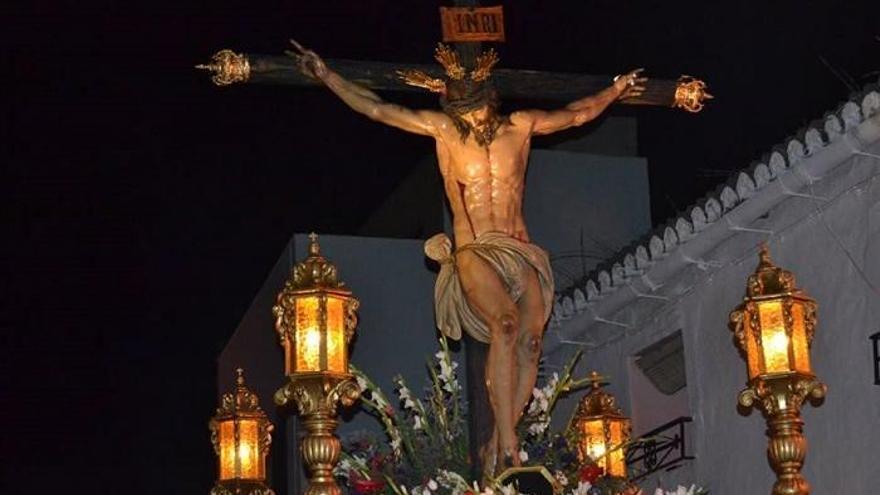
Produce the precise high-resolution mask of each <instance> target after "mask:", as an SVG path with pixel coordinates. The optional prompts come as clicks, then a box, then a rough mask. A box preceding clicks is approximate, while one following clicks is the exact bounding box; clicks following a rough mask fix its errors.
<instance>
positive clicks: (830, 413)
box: [545, 86, 880, 495]
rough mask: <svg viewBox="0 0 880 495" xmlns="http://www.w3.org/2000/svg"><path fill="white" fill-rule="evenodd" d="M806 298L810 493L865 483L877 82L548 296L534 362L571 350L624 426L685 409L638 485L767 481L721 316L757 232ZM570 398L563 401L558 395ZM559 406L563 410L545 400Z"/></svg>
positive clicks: (733, 485)
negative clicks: (814, 378) (812, 310)
mask: <svg viewBox="0 0 880 495" xmlns="http://www.w3.org/2000/svg"><path fill="white" fill-rule="evenodd" d="M761 242H767V243H768V244H769V247H770V250H771V253H772V257H773V259H774V261H775V263H776V264H777V265H779V266H781V267H783V268H786V269H788V270H791V271H792V272H794V274H795V276H796V277H797V284H798V286H799V287H801V288H803V289H805V290H806V292H807V294H809V295H810V296H811V297H813V298H815V299H816V300H817V301H818V303H819V325H818V328H817V331H816V337H815V340H814V342H813V350H812V362H813V368H814V371H815V372H816V374H817V375H818V376H819V378H820V379H821V380H822V381H823V382H824V383H826V384H827V385H828V395H827V398H826V400H825V403H824V404H823V405H821V407H818V408H813V407H810V406H809V405H805V406H804V409H803V417H804V420H805V421H806V426H805V434H806V436H807V439H808V442H809V451H808V454H807V460H806V465H805V467H804V470H803V472H804V475H805V476H806V478H807V480H808V481H809V482H810V483H811V485H812V487H813V492H814V493H825V494H832V493H834V494H837V493H852V494H871V493H880V464H878V460H877V455H878V454H880V386H878V385H877V384H875V372H876V371H875V367H876V366H878V364H877V363H876V357H875V355H874V353H873V349H872V346H873V345H874V344H873V342H872V340H871V339H870V336H871V335H873V334H875V333H877V332H878V331H880V94H878V89H877V87H876V86H875V87H874V88H873V89H872V90H869V91H865V92H863V93H861V94H859V95H856V96H854V97H853V98H852V99H851V100H850V101H848V102H846V103H845V104H843V105H842V106H841V107H840V108H838V109H837V110H836V111H834V112H832V113H829V114H827V115H825V116H824V118H823V119H821V120H818V121H816V122H815V123H814V124H813V125H811V126H809V127H808V128H807V129H805V130H803V131H801V132H799V133H798V134H797V137H795V138H793V139H790V140H788V141H787V142H785V143H784V144H783V145H782V146H779V147H777V148H775V149H774V150H772V151H771V152H770V153H769V154H767V155H766V156H765V157H764V158H763V159H762V160H761V161H760V162H758V163H755V164H753V165H752V166H750V167H749V168H748V169H746V170H743V171H742V172H741V173H739V174H738V175H737V176H736V178H735V179H734V180H733V181H732V182H731V183H729V184H727V185H725V186H723V187H722V188H720V189H719V190H718V191H717V192H716V193H713V194H710V195H708V196H707V197H706V199H705V200H704V201H701V202H700V203H699V204H698V205H696V206H693V207H692V208H689V209H688V210H686V212H685V214H684V215H682V216H681V217H680V218H678V219H676V220H675V221H673V222H672V223H671V224H669V225H667V226H665V227H662V228H660V229H657V230H656V231H655V235H652V236H650V237H649V238H647V239H646V241H645V242H644V243H641V244H637V245H634V246H633V247H632V248H631V249H628V250H626V251H625V252H623V253H622V254H621V255H620V256H618V257H616V258H615V259H613V260H610V261H609V262H608V263H607V265H606V266H607V267H608V269H607V270H604V271H600V272H598V273H597V274H596V276H595V277H593V278H591V279H589V280H588V281H587V282H586V283H585V284H584V285H582V286H580V287H578V288H575V289H574V290H573V291H572V292H571V293H570V294H569V295H567V296H565V297H562V298H560V299H559V302H558V303H557V306H556V307H555V310H554V317H553V319H552V321H551V323H550V327H549V329H548V331H547V337H546V341H545V356H546V360H547V363H548V366H549V367H551V368H552V367H553V366H558V365H561V364H562V363H564V362H565V361H566V360H567V359H568V358H569V356H571V355H572V354H573V353H574V352H575V351H576V350H577V349H583V350H584V356H583V358H582V359H581V370H583V371H585V370H588V369H596V370H598V371H599V372H601V373H602V374H606V375H608V376H610V377H611V382H612V385H611V387H610V391H611V392H612V393H614V394H615V395H616V396H617V398H618V401H619V403H621V405H622V406H623V408H624V410H625V411H629V412H630V413H631V415H632V417H633V423H634V424H633V426H634V432H633V433H634V434H635V435H639V434H642V433H644V432H646V431H648V430H651V429H653V428H655V427H657V426H658V425H661V424H663V423H666V422H668V421H670V420H673V419H675V418H676V417H678V416H690V417H692V418H693V422H692V423H690V424H689V425H688V427H689V435H688V436H689V440H688V445H687V447H688V450H689V452H688V455H693V456H694V457H695V459H693V460H690V461H687V462H684V463H682V465H681V467H680V468H679V469H676V470H674V471H671V472H662V471H661V472H659V473H657V474H655V475H654V476H653V477H652V478H648V479H647V481H645V482H644V484H643V486H645V487H651V486H652V484H653V483H654V482H656V481H662V482H663V484H664V485H670V484H674V483H676V482H679V481H680V482H683V483H684V482H688V483H689V482H691V481H694V482H697V483H699V484H702V485H704V486H707V487H708V488H710V489H711V491H712V493H717V494H721V495H726V494H735V493H749V494H752V493H768V492H769V490H770V487H771V486H772V483H773V480H774V479H775V478H774V475H773V473H772V472H771V470H770V467H769V465H768V463H767V458H766V445H767V440H766V437H765V436H764V430H765V424H764V420H763V418H762V417H761V415H760V413H758V412H757V411H753V412H752V413H751V414H750V415H749V416H743V415H741V414H740V413H739V412H738V410H737V394H738V393H739V391H740V390H742V389H743V388H744V387H745V381H746V370H745V363H744V361H743V360H742V358H741V357H740V356H739V353H738V351H737V349H736V347H735V345H734V343H733V340H732V334H731V332H730V330H728V328H727V321H728V313H729V312H730V311H731V310H732V309H733V308H734V307H735V306H736V305H737V304H739V302H740V301H741V300H742V297H743V295H744V293H745V284H746V279H747V277H748V275H749V274H751V273H752V272H753V271H754V269H755V267H756V265H757V263H758V257H757V251H758V246H759V243H761ZM572 402H573V401H570V403H569V404H566V405H564V406H563V408H564V407H569V408H570V407H572V405H573V404H572ZM559 416H561V417H563V416H565V414H559Z"/></svg>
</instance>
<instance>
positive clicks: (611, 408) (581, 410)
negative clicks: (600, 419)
mask: <svg viewBox="0 0 880 495" xmlns="http://www.w3.org/2000/svg"><path fill="white" fill-rule="evenodd" d="M587 381H588V382H589V383H590V390H589V391H588V392H587V393H586V394H585V395H584V397H583V398H582V399H581V400H580V403H579V404H578V407H577V410H576V411H575V413H574V420H575V421H577V420H579V419H588V418H591V417H596V416H604V417H612V418H620V419H627V418H626V416H625V415H624V414H623V411H621V410H620V408H619V407H618V406H617V404H616V399H615V398H614V396H613V395H611V394H609V393H608V392H605V391H604V390H602V387H604V386H605V385H608V382H607V378H606V377H604V376H601V375H600V374H599V373H597V372H595V371H593V372H591V373H590V376H589V377H587Z"/></svg>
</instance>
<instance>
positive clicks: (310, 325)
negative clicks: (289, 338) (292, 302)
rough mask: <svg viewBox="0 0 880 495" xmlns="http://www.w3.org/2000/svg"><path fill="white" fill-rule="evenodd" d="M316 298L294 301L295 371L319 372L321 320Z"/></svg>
mask: <svg viewBox="0 0 880 495" xmlns="http://www.w3.org/2000/svg"><path fill="white" fill-rule="evenodd" d="M319 303H320V298H319V297H318V296H306V297H300V298H297V300H296V370H295V371H298V372H303V371H320V370H321V318H320V307H319Z"/></svg>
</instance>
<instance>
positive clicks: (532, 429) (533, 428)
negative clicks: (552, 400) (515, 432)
mask: <svg viewBox="0 0 880 495" xmlns="http://www.w3.org/2000/svg"><path fill="white" fill-rule="evenodd" d="M547 426H548V423H547V421H536V422H534V423H532V424H530V425H529V428H528V433H529V435H531V436H533V437H535V436H538V435H540V434H542V433H544V431H546V430H547Z"/></svg>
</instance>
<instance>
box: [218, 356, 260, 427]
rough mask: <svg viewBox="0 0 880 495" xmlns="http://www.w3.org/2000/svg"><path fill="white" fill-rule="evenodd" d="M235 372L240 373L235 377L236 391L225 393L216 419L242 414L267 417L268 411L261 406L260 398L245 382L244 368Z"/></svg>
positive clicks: (240, 415)
mask: <svg viewBox="0 0 880 495" xmlns="http://www.w3.org/2000/svg"><path fill="white" fill-rule="evenodd" d="M235 372H236V374H237V375H238V376H236V378H235V392H228V393H225V394H223V397H221V399H220V407H218V408H217V414H216V415H215V416H214V421H219V420H223V419H230V418H234V417H242V416H247V417H260V418H265V417H266V413H265V412H263V409H262V408H260V398H259V397H257V394H255V393H253V392H251V390H250V389H249V388H247V386H245V384H244V370H243V369H241V368H238V369H237V370H235Z"/></svg>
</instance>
